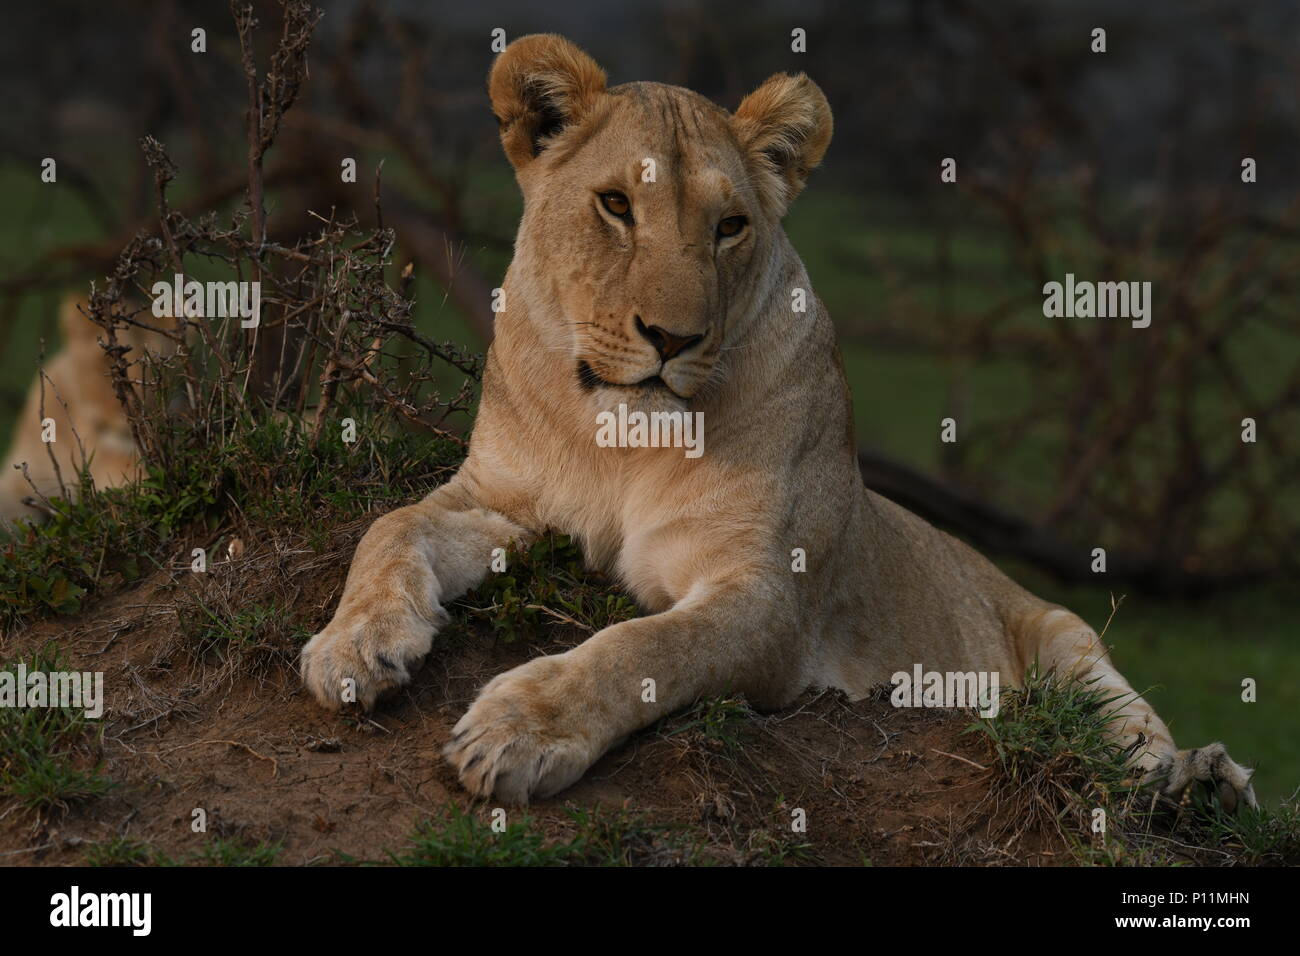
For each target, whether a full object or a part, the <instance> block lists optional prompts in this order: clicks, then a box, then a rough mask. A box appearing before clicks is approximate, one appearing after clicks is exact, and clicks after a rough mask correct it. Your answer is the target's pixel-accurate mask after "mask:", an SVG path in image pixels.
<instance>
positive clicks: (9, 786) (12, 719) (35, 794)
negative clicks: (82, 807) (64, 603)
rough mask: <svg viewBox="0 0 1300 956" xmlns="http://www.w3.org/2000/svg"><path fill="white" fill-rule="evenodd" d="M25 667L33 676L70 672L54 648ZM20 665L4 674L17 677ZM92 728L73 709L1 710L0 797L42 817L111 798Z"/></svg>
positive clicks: (7, 666) (11, 664) (26, 661)
mask: <svg viewBox="0 0 1300 956" xmlns="http://www.w3.org/2000/svg"><path fill="white" fill-rule="evenodd" d="M22 663H23V664H25V665H26V669H27V673H29V674H30V673H32V672H34V671H43V672H46V673H49V672H52V671H62V670H66V667H65V666H64V664H63V662H62V660H61V659H60V657H59V655H58V653H57V651H55V649H54V648H53V646H46V647H45V648H43V649H42V650H40V651H38V652H37V653H35V654H33V655H32V656H30V657H28V658H26V659H24V660H23V661H22ZM18 664H19V662H18V661H10V662H8V663H6V664H5V665H4V666H3V667H0V670H5V671H9V672H11V673H12V672H14V671H15V669H16V668H17V667H18ZM91 727H92V724H91V721H90V719H89V718H87V717H86V715H85V712H84V711H82V710H78V709H76V708H73V707H68V708H63V707H0V797H6V798H10V799H13V800H15V801H17V803H18V804H19V805H20V806H22V807H24V808H26V809H28V810H35V811H42V812H43V811H48V810H51V809H54V808H59V809H66V808H67V807H68V805H69V804H71V803H73V802H75V801H78V800H85V799H89V798H91V797H97V796H99V795H100V794H103V793H106V792H107V791H108V790H109V789H111V788H112V786H113V783H112V781H111V780H109V779H108V778H107V777H106V776H105V775H104V774H103V768H102V766H101V765H100V764H99V763H98V761H97V760H95V759H93V758H92V756H91V750H92V747H91V746H90V745H91V743H92V741H93V740H94V738H95V733H94V732H93V731H92V729H91Z"/></svg>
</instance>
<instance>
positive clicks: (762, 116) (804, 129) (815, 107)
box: [731, 73, 834, 214]
mask: <svg viewBox="0 0 1300 956" xmlns="http://www.w3.org/2000/svg"><path fill="white" fill-rule="evenodd" d="M731 126H732V129H733V130H734V131H735V133H736V138H737V139H738V140H739V141H740V144H741V146H743V147H744V148H745V149H747V150H749V151H750V153H751V154H752V155H753V156H754V157H755V158H756V159H757V160H758V162H759V165H760V168H762V169H764V170H765V171H766V172H767V173H768V175H769V177H771V178H770V181H769V186H770V187H771V188H770V193H771V195H770V196H769V198H770V199H771V200H772V202H773V204H774V206H775V207H776V208H777V210H778V212H779V213H782V214H783V213H784V212H785V210H786V209H787V208H788V207H789V205H790V203H791V202H792V201H793V200H794V198H795V197H796V196H798V195H799V193H800V192H802V191H803V187H804V183H806V182H807V181H808V174H809V173H811V172H812V171H813V170H814V169H815V168H816V167H817V165H818V164H819V163H820V162H821V161H822V157H823V156H824V155H825V154H826V147H827V146H829V145H830V142H831V131H832V129H833V128H834V123H833V122H832V121H831V107H830V104H829V103H827V102H826V96H825V95H824V94H823V93H822V91H821V90H820V89H819V88H818V86H817V84H816V83H814V82H813V81H812V80H810V79H808V77H807V76H805V75H804V74H803V73H799V74H797V75H793V76H791V75H789V74H786V73H777V74H775V75H774V76H771V77H769V78H768V80H767V82H765V83H764V84H763V85H762V86H760V87H759V88H758V89H756V90H755V91H754V92H753V93H750V94H749V95H748V96H746V97H745V99H744V100H743V101H742V102H741V104H740V106H739V107H737V108H736V113H735V115H734V116H733V117H732V118H731Z"/></svg>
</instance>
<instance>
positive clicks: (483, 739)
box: [443, 655, 602, 803]
mask: <svg viewBox="0 0 1300 956" xmlns="http://www.w3.org/2000/svg"><path fill="white" fill-rule="evenodd" d="M565 667H566V662H565V660H564V655H556V656H554V657H539V658H536V659H535V660H532V661H529V662H528V663H527V664H523V665H521V666H519V667H516V668H515V669H514V670H511V671H507V672H506V673H504V674H500V675H498V676H497V677H495V678H493V679H492V680H491V681H490V682H489V683H488V685H487V686H486V687H484V688H483V690H482V692H480V693H479V696H478V699H477V700H475V701H474V704H473V706H471V707H470V709H469V710H468V711H467V712H466V714H465V716H464V717H462V718H461V719H460V721H459V722H458V723H457V724H456V726H455V727H454V728H453V730H452V738H451V740H450V742H448V744H447V745H446V747H444V748H443V755H444V756H445V757H446V758H447V760H448V762H450V763H451V765H452V766H453V767H455V768H456V771H457V773H458V774H459V775H460V781H461V783H462V784H463V785H464V786H465V789H467V790H469V791H470V792H471V793H473V794H474V795H476V796H479V797H483V798H487V797H490V796H492V795H493V794H496V796H497V797H498V798H499V799H501V800H503V801H505V802H507V803H527V802H528V801H529V799H530V798H531V797H539V798H540V797H549V796H551V795H552V794H555V793H558V792H559V791H561V790H563V789H564V788H565V787H567V786H569V784H571V783H573V782H574V781H576V780H577V779H578V778H579V777H581V776H582V774H583V773H584V772H585V771H586V769H587V768H588V767H590V766H591V765H592V764H593V763H594V762H595V761H596V758H597V757H599V756H600V754H601V750H602V747H601V745H600V743H599V742H598V740H597V734H596V733H595V730H596V728H595V727H594V725H593V723H592V720H593V717H592V709H591V708H590V706H589V702H585V701H584V699H583V695H581V694H575V693H574V692H573V688H572V687H571V686H569V685H568V684H567V682H566V680H565V676H566V675H565Z"/></svg>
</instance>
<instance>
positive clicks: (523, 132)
mask: <svg viewBox="0 0 1300 956" xmlns="http://www.w3.org/2000/svg"><path fill="white" fill-rule="evenodd" d="M604 91H605V71H604V70H602V69H601V68H600V67H599V66H597V64H596V61H595V60H593V59H592V58H591V57H589V56H587V54H586V53H583V52H582V50H580V49H579V48H578V47H577V46H575V45H574V44H572V43H570V42H569V41H568V40H566V39H565V38H564V37H561V36H556V35H555V34H550V33H538V34H533V35H532V36H526V37H520V38H519V39H518V40H515V41H514V42H513V43H511V44H510V45H509V46H508V47H506V48H505V49H504V50H503V51H502V52H501V55H500V56H498V57H497V58H496V62H495V63H493V64H492V73H491V75H490V76H489V77H488V96H489V97H490V98H491V100H492V112H493V113H495V114H496V117H497V122H498V123H499V124H500V126H501V146H502V148H504V149H505V152H506V158H508V159H509V160H510V163H511V165H512V166H514V167H515V169H522V168H523V167H524V166H526V165H528V164H529V163H530V162H532V161H533V159H535V158H536V157H537V156H538V155H539V154H540V153H541V151H542V150H543V149H544V148H545V147H546V144H547V141H548V140H550V139H551V138H553V137H555V136H557V135H558V134H559V133H560V132H562V131H563V130H564V129H566V128H568V127H569V126H572V125H574V124H576V123H578V122H580V121H581V120H582V119H583V117H585V116H586V115H587V114H588V113H589V112H591V110H592V108H593V107H594V106H595V104H596V100H597V99H598V98H599V96H600V94H601V93H603V92H604Z"/></svg>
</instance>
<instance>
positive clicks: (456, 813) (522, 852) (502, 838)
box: [392, 806, 582, 866]
mask: <svg viewBox="0 0 1300 956" xmlns="http://www.w3.org/2000/svg"><path fill="white" fill-rule="evenodd" d="M392 859H393V862H394V863H396V864H398V865H399V866H568V865H570V864H573V863H579V862H581V861H582V850H581V847H580V846H577V845H575V844H572V843H561V844H549V845H548V843H547V841H546V839H545V837H543V835H542V834H541V833H539V832H537V831H536V830H535V829H533V827H532V821H531V819H530V818H529V817H528V816H526V815H524V816H523V817H522V818H521V819H519V820H514V821H512V822H510V823H508V824H507V825H506V827H505V829H503V830H502V831H501V832H499V833H498V832H496V831H494V830H493V829H492V827H491V825H489V824H487V823H483V822H481V821H479V820H478V819H476V818H475V817H474V816H473V815H472V814H469V813H466V812H464V811H462V810H460V809H459V808H457V807H455V806H451V807H448V809H447V810H446V812H445V813H444V814H443V817H442V819H441V820H426V821H425V822H423V823H421V824H419V825H418V826H417V827H416V829H415V833H414V834H413V835H412V836H411V838H410V841H409V845H408V846H407V848H406V849H405V850H404V851H403V852H401V853H400V854H396V855H394V856H393V858H392Z"/></svg>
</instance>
